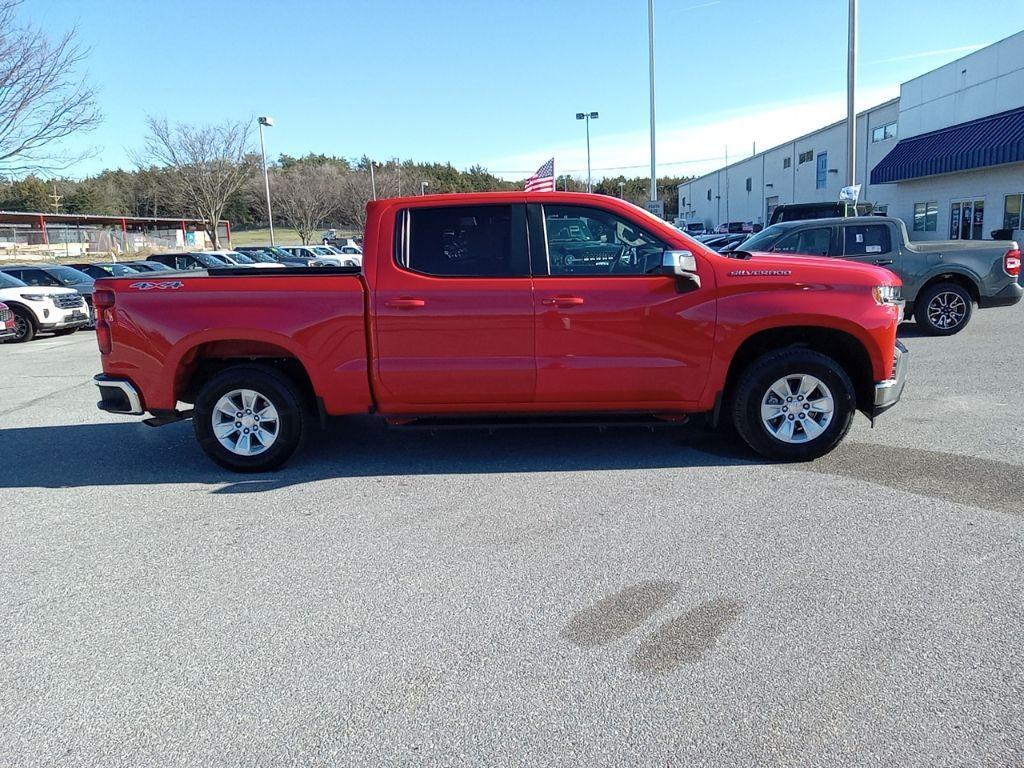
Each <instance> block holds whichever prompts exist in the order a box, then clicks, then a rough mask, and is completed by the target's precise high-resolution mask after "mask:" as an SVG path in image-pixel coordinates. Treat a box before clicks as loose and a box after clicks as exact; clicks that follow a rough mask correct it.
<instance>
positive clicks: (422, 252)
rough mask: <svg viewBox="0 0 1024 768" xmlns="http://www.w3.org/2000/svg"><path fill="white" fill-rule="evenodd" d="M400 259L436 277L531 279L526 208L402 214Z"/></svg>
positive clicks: (444, 209) (409, 268) (397, 243)
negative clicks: (527, 245) (527, 246)
mask: <svg viewBox="0 0 1024 768" xmlns="http://www.w3.org/2000/svg"><path fill="white" fill-rule="evenodd" d="M398 217H399V218H398V221H397V224H398V226H397V227H396V236H395V260H396V261H397V263H398V265H399V266H400V267H401V268H403V269H404V270H407V271H409V272H416V273H419V274H422V275H430V276H433V277H494V278H500V277H529V276H530V262H529V254H528V251H527V248H526V213H525V206H523V205H471V206H470V205H461V206H443V207H434V208H409V209H406V210H404V211H401V212H400V213H399V214H398Z"/></svg>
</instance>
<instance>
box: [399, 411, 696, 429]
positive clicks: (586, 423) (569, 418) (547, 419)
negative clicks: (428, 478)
mask: <svg viewBox="0 0 1024 768" xmlns="http://www.w3.org/2000/svg"><path fill="white" fill-rule="evenodd" d="M688 421H689V416H687V415H686V414H683V413H665V414H608V415H595V414H590V413H588V414H579V415H574V414H561V415H552V416H533V415H528V414H524V415H515V416H422V417H416V416H389V417H387V418H386V419H385V423H386V424H387V426H388V428H389V429H415V430H427V431H435V430H442V429H486V430H491V431H493V430H497V429H527V428H529V429H534V428H559V429H565V428H567V427H582V428H596V429H598V430H600V431H602V432H603V431H604V430H605V429H607V428H609V427H643V428H645V429H651V430H654V429H656V428H658V427H675V426H679V425H681V424H685V423H686V422H688Z"/></svg>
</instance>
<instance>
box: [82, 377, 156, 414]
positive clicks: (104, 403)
mask: <svg viewBox="0 0 1024 768" xmlns="http://www.w3.org/2000/svg"><path fill="white" fill-rule="evenodd" d="M92 380H93V383H94V384H95V385H96V386H97V387H99V390H100V401H99V402H98V403H96V407H97V408H99V409H100V410H101V411H106V412H107V413H122V414H126V415H128V416H141V415H142V414H144V413H145V411H144V410H143V408H142V398H140V397H139V391H138V390H137V389H136V388H135V385H134V384H132V383H131V382H130V381H129V380H128V379H118V378H115V377H113V376H107V374H105V373H100V374H97V375H96V376H93V377H92Z"/></svg>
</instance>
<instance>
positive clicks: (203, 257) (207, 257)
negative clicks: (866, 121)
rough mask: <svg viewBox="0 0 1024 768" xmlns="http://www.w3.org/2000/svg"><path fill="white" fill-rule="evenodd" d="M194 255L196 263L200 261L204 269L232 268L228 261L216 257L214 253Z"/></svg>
mask: <svg viewBox="0 0 1024 768" xmlns="http://www.w3.org/2000/svg"><path fill="white" fill-rule="evenodd" d="M193 255H194V256H195V257H196V261H198V262H199V263H200V264H202V265H203V266H204V267H227V266H230V265H229V264H228V263H227V262H226V261H224V260H223V259H221V258H220V257H219V256H214V255H213V254H212V253H196V254H193Z"/></svg>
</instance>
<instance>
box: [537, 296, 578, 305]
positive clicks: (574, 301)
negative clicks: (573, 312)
mask: <svg viewBox="0 0 1024 768" xmlns="http://www.w3.org/2000/svg"><path fill="white" fill-rule="evenodd" d="M540 303H541V304H544V305H545V306H548V307H578V306H579V305H580V304H582V303H583V297H582V296H549V297H548V298H546V299H541V300H540Z"/></svg>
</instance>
